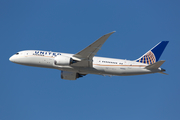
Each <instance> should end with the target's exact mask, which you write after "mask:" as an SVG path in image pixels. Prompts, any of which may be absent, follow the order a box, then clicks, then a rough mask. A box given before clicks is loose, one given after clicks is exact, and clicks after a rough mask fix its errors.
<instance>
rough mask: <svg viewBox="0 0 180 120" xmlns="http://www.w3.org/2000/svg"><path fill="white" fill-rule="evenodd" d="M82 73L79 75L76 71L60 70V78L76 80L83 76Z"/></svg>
mask: <svg viewBox="0 0 180 120" xmlns="http://www.w3.org/2000/svg"><path fill="white" fill-rule="evenodd" d="M83 76H84V75H81V74H79V73H76V72H68V71H61V78H62V79H65V80H76V79H77V78H79V77H83Z"/></svg>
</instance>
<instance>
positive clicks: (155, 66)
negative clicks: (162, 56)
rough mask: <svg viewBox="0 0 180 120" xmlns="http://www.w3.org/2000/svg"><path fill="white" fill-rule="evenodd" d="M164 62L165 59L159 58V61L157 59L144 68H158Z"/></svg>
mask: <svg viewBox="0 0 180 120" xmlns="http://www.w3.org/2000/svg"><path fill="white" fill-rule="evenodd" d="M164 62H165V60H161V61H158V62H156V63H154V64H151V65H148V66H146V67H145V68H146V69H158V68H159V67H160V66H161V65H162V64H163V63H164Z"/></svg>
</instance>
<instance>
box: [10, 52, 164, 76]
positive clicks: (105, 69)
mask: <svg viewBox="0 0 180 120" xmlns="http://www.w3.org/2000/svg"><path fill="white" fill-rule="evenodd" d="M61 55H62V56H67V57H72V56H73V55H74V54H67V53H60V52H51V51H41V50H25V51H20V52H18V54H15V55H13V56H12V57H10V59H9V60H10V61H12V62H14V63H18V64H22V65H28V66H35V67H44V68H53V69H58V70H62V71H70V72H77V73H80V74H98V75H117V76H128V75H141V74H149V73H156V72H160V71H161V70H160V69H155V70H149V69H145V67H146V66H147V65H148V64H144V63H140V62H136V61H130V60H122V59H113V58H105V57H93V62H92V63H93V64H92V67H73V66H71V65H56V64H55V63H54V61H55V60H54V59H55V57H57V56H61Z"/></svg>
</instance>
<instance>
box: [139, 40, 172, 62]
mask: <svg viewBox="0 0 180 120" xmlns="http://www.w3.org/2000/svg"><path fill="white" fill-rule="evenodd" d="M168 42H169V41H161V42H159V43H158V44H157V45H156V46H154V47H153V48H152V49H151V50H149V51H148V52H147V53H145V54H144V55H143V56H141V57H140V58H139V59H137V60H136V62H141V63H145V64H153V63H155V62H157V61H158V60H159V58H160V56H161V54H162V53H163V51H164V49H165V47H166V45H167V44H168Z"/></svg>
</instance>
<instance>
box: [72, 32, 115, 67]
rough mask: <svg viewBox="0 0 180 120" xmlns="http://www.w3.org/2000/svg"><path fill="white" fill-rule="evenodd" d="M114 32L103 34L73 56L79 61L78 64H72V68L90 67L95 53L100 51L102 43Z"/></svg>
mask: <svg viewBox="0 0 180 120" xmlns="http://www.w3.org/2000/svg"><path fill="white" fill-rule="evenodd" d="M114 32H115V31H113V32H111V33H108V34H105V35H103V36H102V37H100V38H99V39H98V40H96V41H95V42H93V43H92V44H90V45H89V46H88V47H86V48H84V49H83V50H81V51H80V52H78V53H76V54H74V55H73V58H75V59H79V62H76V63H73V64H72V66H77V67H92V59H93V57H94V56H95V55H96V53H97V52H98V51H99V49H101V47H102V45H103V44H104V42H105V41H106V40H107V39H108V37H109V36H110V35H111V34H113V33H114Z"/></svg>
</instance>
